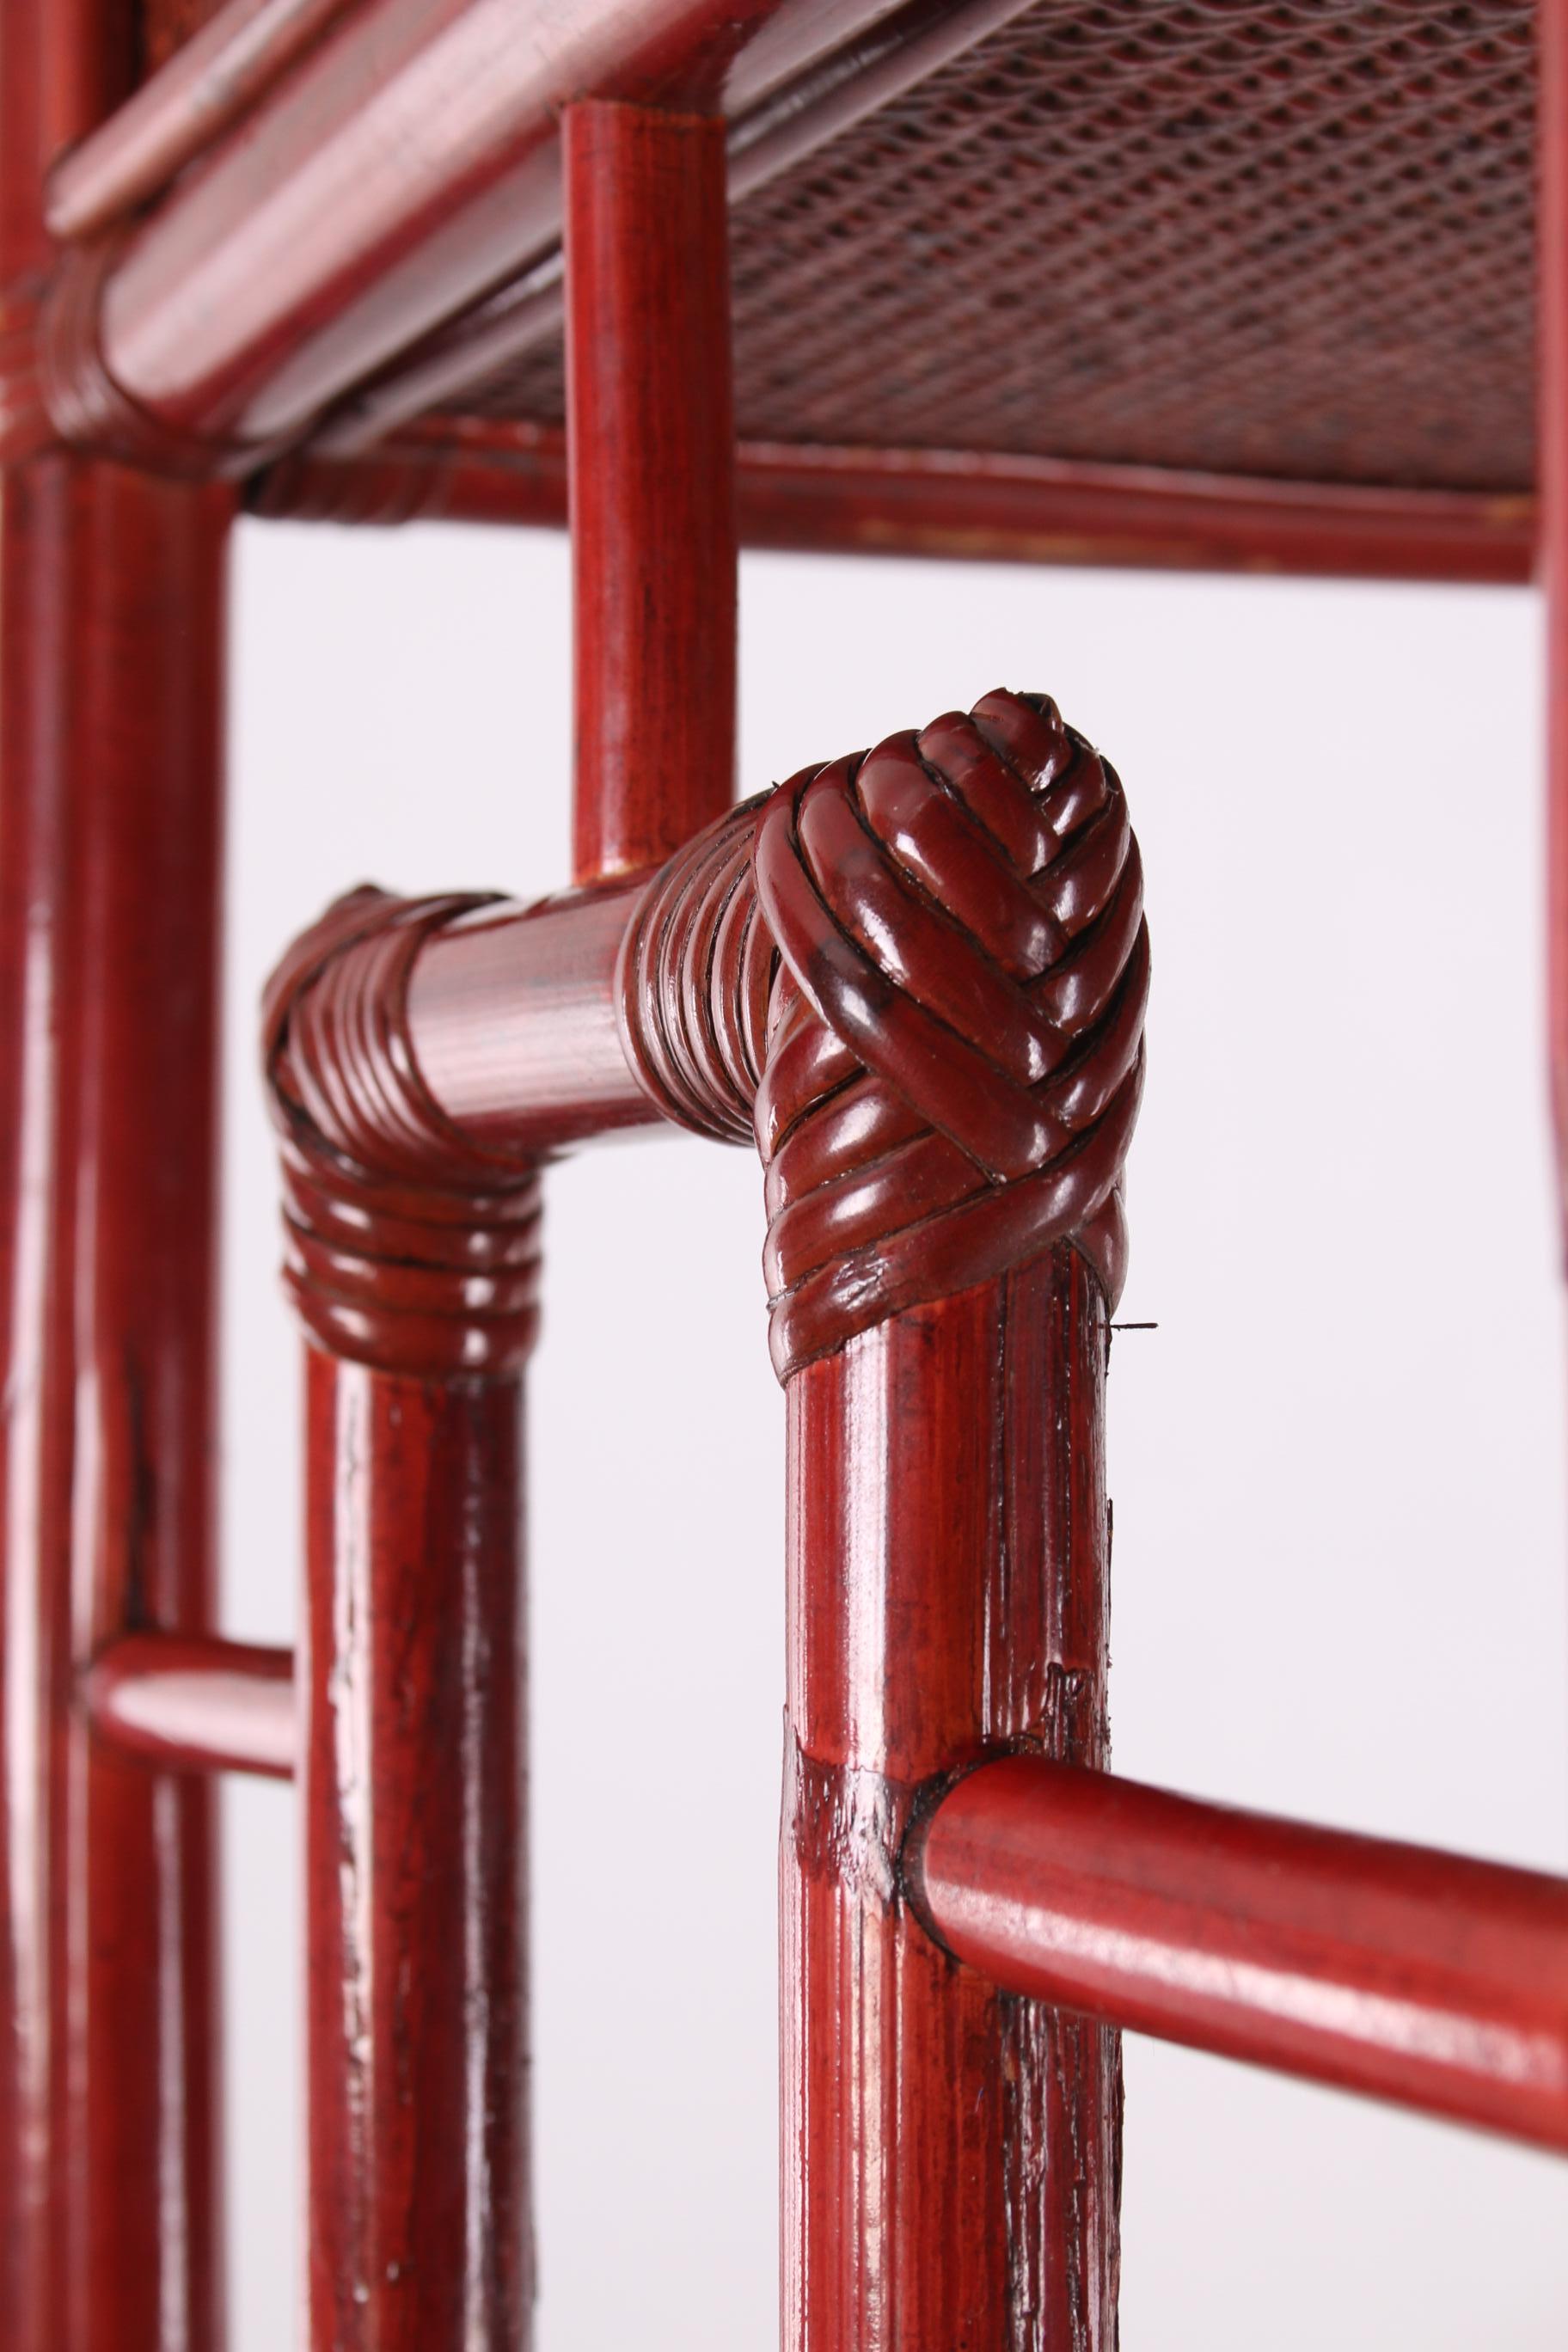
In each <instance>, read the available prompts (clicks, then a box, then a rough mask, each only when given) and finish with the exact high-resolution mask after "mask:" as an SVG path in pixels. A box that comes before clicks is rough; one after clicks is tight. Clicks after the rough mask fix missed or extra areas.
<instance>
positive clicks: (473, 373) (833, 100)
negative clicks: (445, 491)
mask: <svg viewBox="0 0 1568 2352" xmlns="http://www.w3.org/2000/svg"><path fill="white" fill-rule="evenodd" d="M1025 5H1027V0H904V5H903V6H901V7H895V8H893V9H892V10H890V11H889V12H888V13H885V14H881V15H877V16H874V17H873V16H867V18H866V20H865V21H864V22H863V23H861V24H856V22H855V21H854V12H847V18H846V21H847V26H848V32H847V38H846V39H845V40H844V42H843V43H842V44H841V46H840V47H837V48H835V49H832V50H830V51H829V52H828V53H827V54H826V55H825V56H824V57H822V58H820V59H819V60H818V61H817V62H816V63H815V64H813V65H809V66H807V67H806V68H805V71H804V72H802V73H801V74H799V75H797V76H796V78H795V79H794V80H793V81H789V82H786V83H785V84H784V86H783V87H782V88H781V89H776V90H774V91H773V94H772V95H771V96H769V97H768V98H766V99H764V100H763V102H762V103H761V104H760V105H758V106H755V107H753V108H752V110H750V111H749V112H747V113H745V114H743V115H742V117H741V119H740V120H739V121H737V122H736V123H734V124H733V125H732V127H731V131H730V137H729V155H730V165H729V173H728V181H729V201H730V203H731V205H738V204H742V203H743V202H744V200H745V198H746V197H747V196H748V195H750V194H752V191H753V190H755V189H757V188H760V187H762V186H763V185H764V184H765V183H766V182H767V181H769V180H771V179H773V178H774V177H775V176H776V175H777V174H778V173H781V172H784V171H787V170H788V169H789V167H790V166H791V164H793V163H798V162H800V161H801V159H802V158H803V157H804V156H805V155H807V154H809V153H810V152H812V150H813V149H814V148H816V147H817V146H819V145H822V144H824V143H825V142H826V141H828V140H830V139H834V138H837V136H838V134H839V133H840V132H841V131H847V130H850V129H852V128H853V126H854V125H855V124H856V123H857V122H858V121H862V120H863V119H865V118H866V117H867V116H868V115H870V114H872V113H874V112H875V110H877V108H879V107H880V106H885V105H887V104H889V102H890V101H891V100H895V99H897V98H898V97H900V95H901V93H902V92H903V91H905V90H906V89H910V87H911V86H912V85H913V84H914V83H915V82H917V81H919V80H920V79H921V78H922V77H923V76H924V75H926V74H929V73H933V72H935V71H937V70H938V68H940V67H941V66H942V65H943V64H944V63H946V62H947V61H948V60H949V59H951V58H954V57H956V56H958V55H959V54H960V53H961V52H962V51H963V50H964V49H966V48H969V47H972V46H973V44H974V43H975V42H976V41H979V40H983V39H984V37H985V36H986V35H987V34H988V33H991V32H994V30H995V29H996V27H997V26H999V25H1002V24H1004V23H1005V22H1006V21H1007V19H1008V18H1009V17H1012V16H1017V15H1019V14H1020V13H1021V11H1022V8H1023V7H1024V6H1025ZM561 320H562V301H561V257H560V254H559V253H558V252H554V253H550V254H546V255H544V256H542V257H541V258H540V259H539V260H538V261H536V262H535V263H534V264H533V265H532V266H531V268H528V269H526V270H523V271H521V273H519V274H518V275H517V276H516V277H514V278H510V279H509V280H508V282H507V284H506V285H504V286H503V287H501V288H500V289H499V290H498V291H497V292H496V293H494V294H491V295H489V296H487V297H486V299H484V300H483V301H481V302H478V303H476V304H474V305H473V306H472V308H471V309H469V310H464V311H463V312H461V313H460V314H459V315H458V317H457V318H456V319H453V320H448V321H447V322H446V323H445V324H443V325H442V326H440V327H437V329H436V330H435V331H434V333H432V334H430V335H428V336H426V337H424V338H422V339H421V341H419V342H418V343H417V344H416V345H415V346H414V348H413V349H412V350H410V351H408V352H404V353H402V354H401V355H400V356H399V357H398V358H397V359H396V360H395V362H393V363H392V364H391V365H390V366H389V367H388V368H386V369H385V370H384V371H381V372H380V373H378V374H377V376H376V377H375V378H374V381H373V382H372V383H368V384H366V385H364V386H363V387H362V388H361V389H360V390H359V391H357V392H355V393H353V394H351V395H350V397H349V398H348V399H347V401H346V402H344V403H343V404H342V407H341V408H338V409H335V410H334V412H333V414H332V416H331V420H330V423H329V424H328V425H327V426H326V428H325V430H324V431H323V433H322V435H321V439H320V445H319V446H321V448H322V450H323V452H325V451H327V450H331V453H332V454H333V455H342V454H343V453H345V452H363V451H366V450H368V449H370V448H372V447H373V446H374V445H376V444H379V443H381V442H383V441H384V439H385V436H387V435H388V434H389V433H391V432H394V431H395V430H396V429H397V428H398V427H399V426H401V425H405V424H407V423H408V422H409V421H410V420H412V419H416V418H418V417H421V416H424V415H428V414H429V413H430V412H431V411H433V410H437V409H442V408H448V407H451V406H453V405H460V404H462V401H463V399H464V397H465V395H466V394H470V393H472V392H475V391H477V390H479V388H481V387H484V386H488V385H489V384H490V383H493V382H494V380H495V378H496V376H497V375H498V374H499V373H501V372H503V371H504V370H505V369H507V368H508V367H510V366H512V365H514V364H515V363H516V362H517V361H518V360H519V359H521V358H522V357H523V356H525V355H526V354H527V353H528V352H531V351H533V350H534V349H535V348H536V347H537V346H538V345H539V344H541V343H543V342H548V341H550V340H551V339H552V337H553V336H554V335H556V334H557V333H558V332H559V331H560V327H561Z"/></svg>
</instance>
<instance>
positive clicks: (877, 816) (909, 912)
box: [621, 693, 1149, 1380]
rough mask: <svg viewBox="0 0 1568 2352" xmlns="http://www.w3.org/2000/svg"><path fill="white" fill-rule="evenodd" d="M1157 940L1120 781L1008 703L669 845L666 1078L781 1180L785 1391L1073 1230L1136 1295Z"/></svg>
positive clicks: (657, 981) (659, 1069)
mask: <svg viewBox="0 0 1568 2352" xmlns="http://www.w3.org/2000/svg"><path fill="white" fill-rule="evenodd" d="M1148 982H1149V947H1148V935H1147V931H1146V929H1145V927H1144V923H1143V908H1142V872H1141V868H1140V864H1139V858H1138V849H1137V844H1136V842H1135V841H1134V839H1133V836H1132V833H1131V827H1130V826H1129V824H1128V821H1127V810H1126V803H1125V801H1124V798H1123V795H1122V792H1121V784H1120V782H1118V780H1117V777H1116V774H1115V772H1114V771H1113V770H1112V769H1111V768H1110V766H1109V765H1108V764H1107V763H1106V762H1105V761H1103V760H1101V759H1100V756H1099V754H1098V753H1097V752H1095V751H1092V750H1091V749H1090V747H1089V745H1088V744H1087V743H1086V742H1085V741H1084V740H1083V739H1082V738H1081V737H1080V736H1078V735H1076V734H1074V733H1073V731H1072V730H1070V729H1068V727H1066V726H1064V724H1063V722H1062V720H1061V718H1060V716H1059V715H1058V711H1057V709H1056V707H1055V705H1054V704H1053V703H1051V702H1049V701H1047V700H1046V699H1044V698H1037V697H1033V696H1023V695H1015V694H1002V693H998V694H991V695H987V696H986V697H985V698H984V701H982V702H980V703H978V704H977V705H976V706H975V708H974V709H973V711H972V712H971V713H970V714H969V716H968V717H967V718H964V717H962V716H959V715H958V714H956V713H954V714H950V715H949V716H947V717H945V718H942V719H937V720H936V721H935V722H934V723H933V724H932V725H931V726H930V727H928V728H927V729H925V730H924V731H923V732H922V733H921V734H919V735H913V734H908V735H897V736H892V737H889V740H887V741H886V742H884V743H881V744H879V745H878V747H877V748H876V750H875V751H869V752H866V753H863V754H861V755H858V756H857V757H855V758H851V759H847V760H839V761H835V762H834V763H833V764H832V765H831V766H829V767H826V768H821V769H815V770H806V771H804V772H802V773H801V774H800V775H798V776H796V777H795V778H794V779H793V780H792V781H791V782H789V783H787V784H784V785H781V786H780V787H779V789H778V790H777V791H776V792H775V793H773V794H771V795H770V796H769V797H768V798H767V799H766V800H765V801H763V802H761V803H752V804H751V805H750V806H749V807H748V808H745V809H742V810H737V811H735V812H733V813H732V814H730V815H729V816H727V817H725V818H724V819H722V820H721V823H720V824H717V825H716V826H714V827H712V828H710V831H709V832H708V833H707V834H705V835H701V836H700V838H699V839H698V840H697V841H696V842H694V843H693V844H692V845H690V846H689V848H688V849H687V850H685V851H684V852H682V853H681V855H680V856H679V857H677V858H676V859H674V860H672V861H671V864H670V866H668V867H667V868H666V869H665V872H664V874H663V875H662V876H661V877H660V878H659V880H658V883H657V884H656V885H655V886H654V888H653V890H652V891H651V892H650V894H649V897H648V899H647V902H646V903H645V905H644V908H643V909H642V912H641V915H640V917H639V919H638V921H637V925H636V926H635V927H634V929H633V932H632V934H631V935H630V937H629V938H628V941H627V947H626V954H625V956H624V958H623V964H622V988H621V998H622V1019H623V1031H624V1034H625V1036H626V1044H627V1048H628V1051H630V1052H631V1053H632V1055H633V1056H634V1058H635V1060H636V1061H637V1066H638V1067H639V1069H640V1070H641V1072H642V1075H643V1077H644V1082H645V1084H647V1086H648V1087H649V1090H650V1091H651V1092H653V1093H654V1094H655V1095H656V1097H658V1099H659V1100H660V1101H661V1102H662V1104H663V1105H664V1107H665V1108H666V1109H667V1110H668V1112H669V1113H670V1115H671V1116H673V1117H675V1118H680V1119H682V1120H684V1121H685V1123H686V1124H688V1125H689V1126H693V1127H696V1128H698V1129H700V1130H702V1131H704V1132H707V1133H710V1134H719V1135H726V1136H732V1135H735V1134H737V1133H738V1132H742V1131H743V1129H744V1127H745V1125H746V1123H747V1119H748V1115H749V1117H750V1119H751V1122H752V1124H753V1126H754V1131H755V1134H756V1139H757V1142H758V1146H759V1148H760V1150H761V1152H762V1156H763V1165H764V1168H765V1170H766V1180H767V1181H766V1199H767V1208H768V1237H767V1244H766V1248H765V1252H764V1266H765V1270H766V1275H767V1281H768V1292H769V1302H770V1309H771V1315H772V1349H773V1364H774V1368H775V1370H777V1372H778V1374H779V1377H780V1378H781V1380H787V1379H788V1378H789V1376H790V1375H791V1374H792V1373H793V1372H795V1371H796V1370H799V1369H800V1367H801V1366H802V1365H803V1364H805V1363H809V1362H810V1361H812V1360H814V1359H815V1358H816V1357H817V1356H821V1355H825V1354H827V1353H829V1352H830V1351H831V1350H832V1349H836V1348H838V1347H841V1346H842V1345H843V1344H844V1343H845V1342H846V1341H847V1339H852V1338H853V1337H854V1336H855V1335H856V1334H857V1333H858V1332H860V1331H864V1330H867V1329H868V1328H871V1327H872V1326H873V1325H874V1324H877V1323H879V1322H881V1321H883V1320H885V1319H886V1318H888V1317H889V1316H891V1315H894V1314H897V1313H899V1312H900V1310H902V1309H903V1308H905V1307H910V1306H916V1305H919V1304H921V1303H922V1302H924V1301H926V1300H929V1299H932V1298H936V1297H943V1296H945V1295H948V1294H950V1293H952V1292H954V1291H957V1290H962V1289H965V1288H967V1287H968V1286H970V1285H971V1284H973V1283H975V1282H980V1281H983V1280H984V1279H986V1278H987V1277H988V1276H992V1275H995V1274H998V1273H1001V1272H1003V1271H1004V1270H1005V1268H1006V1267H1008V1266H1011V1265H1018V1264H1021V1263H1023V1262H1024V1261H1026V1259H1028V1258H1031V1257H1034V1256H1037V1255H1039V1254H1040V1253H1041V1252H1042V1251H1044V1250H1046V1249H1048V1248H1049V1247H1050V1246H1051V1245H1052V1244H1054V1243H1056V1242H1058V1241H1061V1240H1071V1241H1072V1242H1074V1243H1075V1244H1077V1246H1078V1247H1079V1249H1080V1250H1082V1251H1083V1252H1084V1254H1085V1255H1087V1256H1088V1257H1089V1259H1090V1261H1091V1263H1092V1264H1093V1265H1095V1267H1096V1269H1097V1271H1098V1273H1099V1275H1100V1280H1101V1282H1102V1284H1103V1286H1104V1287H1105V1289H1106V1292H1107V1294H1108V1296H1109V1297H1111V1298H1112V1299H1114V1297H1116V1296H1117V1295H1118V1293H1119V1292H1120V1288H1121V1274H1122V1267H1123V1260H1124V1254H1125V1251H1124V1228H1123V1222H1122V1216H1121V1198H1120V1190H1119V1186H1120V1179H1121V1167H1122V1161H1123V1160H1124V1158H1125V1154H1126V1150H1127V1145H1128V1141H1129V1139H1130V1137H1131V1130H1132V1123H1133V1119H1134V1118H1135V1116H1136V1112H1137V1107H1138V1098H1139V1094H1140V1090H1141V1087H1142V1066H1143V1065H1142V1026H1143V1013H1144V1007H1145V1003H1146V1000H1147V995H1148Z"/></svg>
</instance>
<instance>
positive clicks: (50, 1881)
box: [0, 457, 226, 2352]
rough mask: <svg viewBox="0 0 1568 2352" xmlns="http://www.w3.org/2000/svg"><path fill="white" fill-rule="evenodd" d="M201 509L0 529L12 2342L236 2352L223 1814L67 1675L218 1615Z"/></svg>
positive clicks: (214, 541)
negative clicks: (100, 1713)
mask: <svg viewBox="0 0 1568 2352" xmlns="http://www.w3.org/2000/svg"><path fill="white" fill-rule="evenodd" d="M225 524H226V499H225V496H224V494H223V493H222V492H221V491H219V492H216V493H215V492H212V491H202V492H196V491H190V490H183V489H179V488H173V487H171V486H168V485H163V484H157V483H153V482H151V481H148V480H145V479H142V478H137V477H135V476H132V475H130V474H126V473H121V472H118V471H115V470H113V469H111V468H109V467H92V466H87V465H82V464H79V463H78V462H76V461H74V460H68V459H64V458H58V457H56V458H47V459H42V460H39V461H37V462H36V463H35V464H33V465H31V466H29V467H23V468H20V469H18V470H16V471H15V472H13V473H11V474H9V475H8V476H7V477H6V478H5V488H4V495H3V500H0V711H3V712H4V724H5V736H4V744H3V748H0V1302H3V1312H4V1322H5V1332H4V1343H3V1344H4V1350H5V1365H4V1377H5V1393H6V1398H7V1410H6V1413H5V1421H4V1427H3V1435H0V1447H3V1451H0V1515H3V1516H0V1526H3V1528H4V1540H5V1570H4V1575H5V1596H4V1608H5V1626H4V1653H5V1676H4V1682H3V1685H0V1716H3V1726H0V1728H3V1738H0V1759H3V1762H0V1771H3V1774H4V1782H3V1788H0V1841H3V1846H4V1852H3V1855H0V1909H3V1912H4V1934H3V1937H0V2014H3V2018H4V2026H5V2030H4V2032H3V2033H0V2342H3V2343H4V2344H5V2347H6V2348H7V2352H168V2347H170V2346H172V2345H179V2346H182V2347H190V2352H212V2347H216V2346H218V2345H219V2344H220V2343H221V2341H222V2323H221V2313H220V2284H221V2282H220V2246H219V2236H218V2215H217V2209H216V2190H217V2178H218V2162H219V2147H218V2135H217V2084H216V2067H217V2009H216V1970H215V1968H214V1958H215V1954H214V1947H213V1935H214V1917H213V1903H214V1886H213V1839H212V1832H213V1819H212V1802H213V1797H212V1791H211V1790H210V1789H209V1788H208V1787H205V1786H204V1785H202V1784H201V1783H200V1782H198V1781H196V1780H189V1779H184V1780H175V1779H172V1778H168V1777H165V1776H163V1775H158V1774H150V1773H149V1772H148V1771H147V1770H146V1769H144V1768H143V1767H142V1765H141V1764H139V1763H137V1762H135V1761H133V1760H132V1759H127V1758H122V1757H119V1756H116V1755H114V1754H113V1753H112V1752H111V1751H110V1750H109V1749H108V1748H104V1747H102V1746H101V1745H100V1744H98V1743H95V1742H92V1741H91V1740H90V1739H89V1732H88V1727H87V1724H86V1721H85V1717H83V1716H82V1715H81V1714H80V1713H79V1710H78V1707H77V1691H78V1681H79V1675H80V1673H81V1671H82V1669H83V1668H84V1667H85V1666H86V1664H88V1662H89V1659H90V1657H91V1656H92V1654H94V1653H95V1652H96V1651H97V1650H98V1648H99V1647H100V1645H101V1644H102V1643H104V1642H105V1641H106V1640H107V1639H110V1638H111V1637H113V1636H114V1635H116V1634H118V1633H120V1632H121V1630H122V1629H123V1628H124V1627H125V1626H126V1625H128V1624H131V1625H140V1626H146V1627H154V1626H165V1627H181V1628H189V1629H192V1630H195V1631H199V1630H200V1629H201V1628H202V1627H203V1625H204V1624H205V1622H206V1620H207V1615H208V1611H209V1607H210V1603H211V1599H212V1565H213V1560H212V1532H213V1494H212V1466H213V1459H214V1449H215V1438H216V1432H215V1424H214V1350H213V1337H214V1334H213V1309H214V1297H215V1284H214V1276H215V1266H214V1219H215V1205H216V1203H215V1183H214V1174H215V1167H214V1160H215V1142H216V1120H215V1112H216V1087H215V1077H216V1001H217V981H218V961H217V950H218V887H219V874H220V856H219V833H220V822H219V819H220V811H219V803H218V779H219V773H220V751H221V717H220V712H221V689H222V667H223V635H222V629H223V619H222V616H223V597H224V591H223V552H224V540H225Z"/></svg>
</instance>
